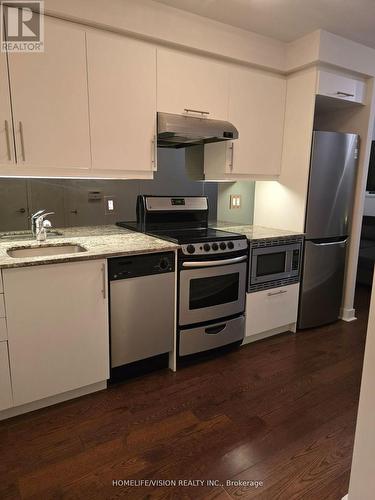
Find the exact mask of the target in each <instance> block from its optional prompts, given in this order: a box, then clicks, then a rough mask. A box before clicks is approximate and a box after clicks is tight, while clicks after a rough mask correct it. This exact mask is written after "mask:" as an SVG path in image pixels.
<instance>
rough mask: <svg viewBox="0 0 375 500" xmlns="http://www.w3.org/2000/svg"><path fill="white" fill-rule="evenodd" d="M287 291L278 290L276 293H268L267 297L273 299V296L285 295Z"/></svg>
mask: <svg viewBox="0 0 375 500" xmlns="http://www.w3.org/2000/svg"><path fill="white" fill-rule="evenodd" d="M286 292H287V290H279V291H278V292H268V293H267V295H268V297H273V296H274V295H281V294H282V293H286Z"/></svg>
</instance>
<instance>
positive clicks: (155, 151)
mask: <svg viewBox="0 0 375 500" xmlns="http://www.w3.org/2000/svg"><path fill="white" fill-rule="evenodd" d="M151 146H152V160H151V163H152V170H153V171H154V172H155V171H156V170H157V169H158V161H157V157H158V141H157V139H156V137H154V139H153V140H152V142H151Z"/></svg>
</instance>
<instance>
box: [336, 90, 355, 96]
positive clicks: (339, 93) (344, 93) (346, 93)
mask: <svg viewBox="0 0 375 500" xmlns="http://www.w3.org/2000/svg"><path fill="white" fill-rule="evenodd" d="M336 94H337V95H343V96H344V97H354V94H349V93H348V92H341V91H337V92H336Z"/></svg>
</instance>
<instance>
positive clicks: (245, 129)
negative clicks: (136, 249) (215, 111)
mask: <svg viewBox="0 0 375 500" xmlns="http://www.w3.org/2000/svg"><path fill="white" fill-rule="evenodd" d="M285 99H286V81H285V78H283V77H281V76H277V75H271V74H267V73H265V72H261V71H256V70H246V69H238V68H233V69H232V70H231V73H230V97H229V121H230V122H232V123H233V124H234V125H235V126H236V127H237V129H238V131H239V139H238V140H237V141H233V151H232V171H231V173H233V174H241V175H242V174H244V175H255V176H256V175H258V176H277V175H279V174H280V169H281V155H282V146H283V133H284V116H285Z"/></svg>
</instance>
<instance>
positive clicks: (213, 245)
mask: <svg viewBox="0 0 375 500" xmlns="http://www.w3.org/2000/svg"><path fill="white" fill-rule="evenodd" d="M212 250H215V251H216V250H219V245H218V244H217V243H212Z"/></svg>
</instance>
